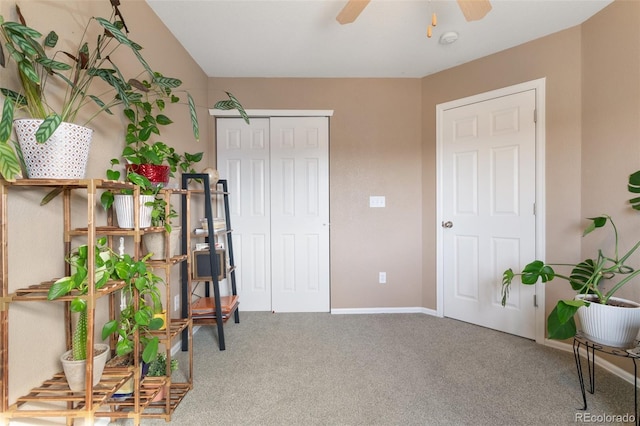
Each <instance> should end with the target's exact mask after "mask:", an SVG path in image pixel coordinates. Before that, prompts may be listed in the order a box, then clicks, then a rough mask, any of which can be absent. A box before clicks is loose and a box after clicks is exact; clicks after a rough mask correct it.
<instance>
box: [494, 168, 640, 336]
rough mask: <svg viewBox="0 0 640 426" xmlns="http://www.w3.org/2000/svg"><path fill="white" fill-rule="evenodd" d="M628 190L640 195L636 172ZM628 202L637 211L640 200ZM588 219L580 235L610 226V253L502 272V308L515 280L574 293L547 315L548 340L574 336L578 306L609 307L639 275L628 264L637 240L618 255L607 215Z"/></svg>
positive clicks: (638, 244)
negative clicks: (559, 285)
mask: <svg viewBox="0 0 640 426" xmlns="http://www.w3.org/2000/svg"><path fill="white" fill-rule="evenodd" d="M628 189H629V191H630V192H632V193H640V171H638V172H636V173H634V174H632V175H630V176H629V183H628ZM630 202H631V205H632V207H633V208H634V209H636V210H640V197H638V198H634V199H632V200H630ZM588 220H589V224H588V226H587V227H586V228H585V229H584V232H583V234H582V235H583V236H586V235H588V234H590V233H591V232H593V231H595V230H596V229H599V228H603V227H605V226H606V225H607V224H609V225H610V228H611V231H612V232H613V237H614V245H613V252H612V253H611V254H605V252H604V251H603V249H599V250H598V253H597V256H596V257H595V258H593V259H592V258H589V259H585V260H583V261H582V262H580V263H578V264H554V263H545V262H543V261H541V260H534V261H533V262H531V263H529V264H527V265H526V266H525V267H524V269H523V270H522V271H521V272H520V273H515V272H514V271H513V270H512V269H511V268H510V269H507V270H506V271H504V273H503V276H502V305H503V306H505V305H506V302H507V299H508V297H509V289H510V287H511V285H512V283H513V281H514V279H515V278H516V277H520V279H521V282H522V284H526V285H534V284H536V283H537V282H538V281H541V282H543V283H546V282H549V281H552V280H553V279H555V278H559V279H562V280H565V281H567V282H568V283H569V285H570V286H571V288H572V289H573V290H574V291H575V292H576V294H577V295H578V296H577V297H576V298H574V299H565V300H559V301H558V303H557V304H556V306H555V308H554V309H553V311H551V313H550V314H549V316H548V318H547V333H548V336H549V338H550V339H559V340H563V339H568V338H571V337H573V336H575V334H576V332H577V329H576V323H575V319H574V316H575V314H576V313H577V312H578V310H579V309H580V308H581V307H583V306H584V307H588V306H590V304H592V303H599V304H602V305H609V304H611V302H612V301H613V300H614V299H613V297H614V294H615V293H616V292H617V291H618V290H620V289H621V288H622V287H624V286H625V285H626V284H628V283H630V282H632V281H633V279H634V278H636V277H637V276H638V275H640V269H635V268H634V267H632V266H630V265H629V263H628V262H629V260H630V258H631V257H632V256H633V255H634V253H635V252H636V251H637V250H638V248H639V247H640V241H638V242H636V243H635V244H634V245H633V246H632V247H631V248H630V249H629V250H627V251H626V252H625V253H620V252H619V247H618V243H619V240H618V229H617V227H616V225H615V223H614V221H613V219H612V218H611V217H610V216H608V215H601V216H598V217H593V218H589V219H588ZM558 267H560V268H569V269H570V273H569V274H568V275H566V274H561V273H557V272H556V270H555V269H554V268H558ZM605 284H606V285H605ZM580 295H588V296H587V297H584V296H580ZM617 303H620V302H617Z"/></svg>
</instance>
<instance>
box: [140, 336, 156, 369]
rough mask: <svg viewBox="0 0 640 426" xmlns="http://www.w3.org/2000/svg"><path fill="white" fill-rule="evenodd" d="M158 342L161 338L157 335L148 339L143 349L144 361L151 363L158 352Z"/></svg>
mask: <svg viewBox="0 0 640 426" xmlns="http://www.w3.org/2000/svg"><path fill="white" fill-rule="evenodd" d="M158 343H159V339H158V338H157V337H152V338H151V339H149V340H148V341H147V344H146V345H145V347H144V350H143V351H142V360H143V361H144V362H146V363H149V362H151V361H152V360H153V359H154V358H155V357H156V355H157V354H158Z"/></svg>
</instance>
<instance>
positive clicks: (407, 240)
mask: <svg viewBox="0 0 640 426" xmlns="http://www.w3.org/2000/svg"><path fill="white" fill-rule="evenodd" d="M222 90H229V91H231V92H232V93H233V94H234V95H235V96H236V97H238V98H239V100H240V101H241V102H242V104H243V105H244V107H245V108H251V109H330V110H334V115H333V117H331V119H330V142H329V151H330V155H329V157H330V166H329V167H330V221H331V235H330V238H331V308H332V309H340V308H374V307H416V306H421V291H422V290H421V283H422V274H421V262H422V258H421V253H422V242H421V239H420V234H421V227H422V222H421V221H422V219H421V217H422V205H421V202H420V197H421V195H420V193H421V186H422V185H421V182H420V179H421V176H420V175H421V171H420V170H421V160H420V157H421V154H420V152H421V146H420V81H419V80H418V79H244V78H243V79H230V78H212V79H211V80H210V99H212V98H213V99H218V98H220V93H222ZM210 103H211V102H210ZM370 195H384V196H386V205H387V207H386V208H384V209H378V208H374V209H372V208H369V207H368V205H369V204H368V203H369V196H370ZM380 271H384V272H386V273H387V284H384V285H382V284H378V272H380Z"/></svg>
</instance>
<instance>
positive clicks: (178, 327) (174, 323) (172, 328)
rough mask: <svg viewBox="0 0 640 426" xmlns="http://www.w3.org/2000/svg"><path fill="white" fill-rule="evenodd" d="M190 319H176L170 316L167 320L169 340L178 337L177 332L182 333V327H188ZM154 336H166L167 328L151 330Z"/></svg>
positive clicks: (162, 337) (164, 337) (161, 337)
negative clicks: (169, 319)
mask: <svg viewBox="0 0 640 426" xmlns="http://www.w3.org/2000/svg"><path fill="white" fill-rule="evenodd" d="M189 323H190V320H188V319H179V318H178V319H176V318H172V319H171V321H169V341H171V340H173V339H174V338H176V337H178V334H180V333H182V331H183V330H184V329H186V328H187V327H189ZM151 334H153V335H154V336H158V337H159V338H160V339H166V338H167V330H153V331H152V332H151Z"/></svg>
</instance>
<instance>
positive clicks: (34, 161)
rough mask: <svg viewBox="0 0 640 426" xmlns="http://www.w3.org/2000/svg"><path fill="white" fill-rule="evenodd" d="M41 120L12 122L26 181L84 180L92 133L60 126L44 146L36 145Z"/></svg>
mask: <svg viewBox="0 0 640 426" xmlns="http://www.w3.org/2000/svg"><path fill="white" fill-rule="evenodd" d="M42 122H43V120H37V119H18V120H14V122H13V127H14V129H15V131H16V136H17V138H18V143H19V144H20V150H21V151H22V154H23V156H24V162H25V165H26V167H27V176H29V178H30V179H84V175H85V171H86V169H87V160H88V159H89V149H90V148H91V137H92V135H93V130H91V129H90V128H88V127H84V126H79V125H77V124H73V123H66V122H62V123H61V124H60V126H59V127H58V128H57V129H56V131H55V132H54V133H53V135H51V137H50V138H49V139H47V141H45V142H44V143H38V142H37V141H36V131H37V130H38V128H39V127H40V124H42Z"/></svg>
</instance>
